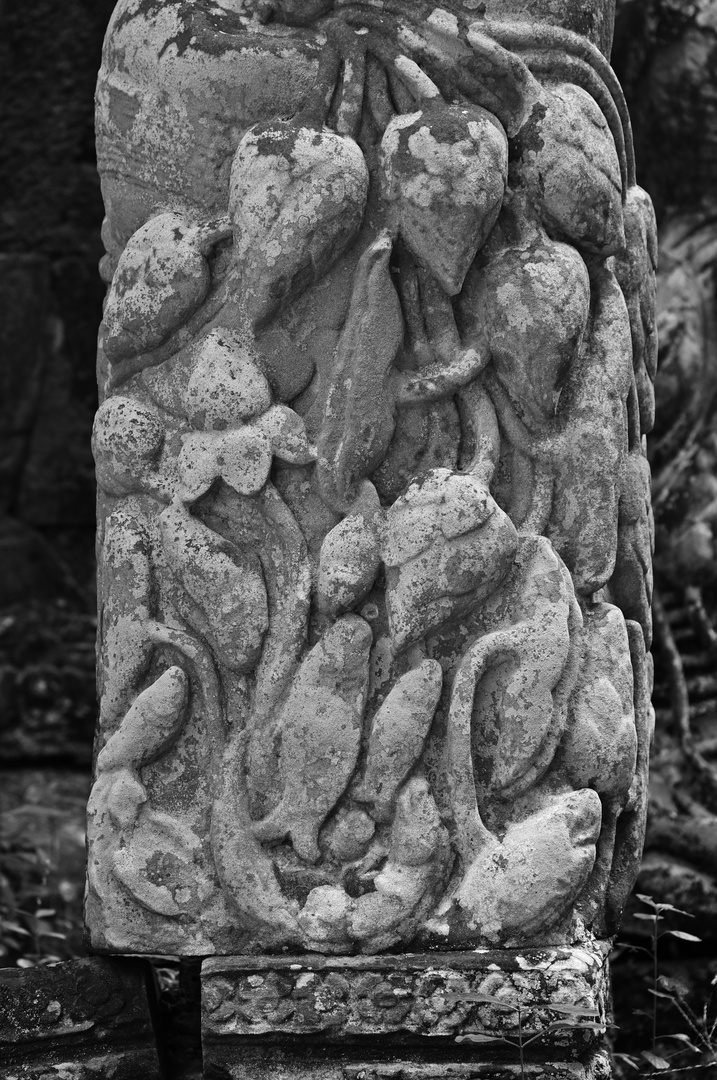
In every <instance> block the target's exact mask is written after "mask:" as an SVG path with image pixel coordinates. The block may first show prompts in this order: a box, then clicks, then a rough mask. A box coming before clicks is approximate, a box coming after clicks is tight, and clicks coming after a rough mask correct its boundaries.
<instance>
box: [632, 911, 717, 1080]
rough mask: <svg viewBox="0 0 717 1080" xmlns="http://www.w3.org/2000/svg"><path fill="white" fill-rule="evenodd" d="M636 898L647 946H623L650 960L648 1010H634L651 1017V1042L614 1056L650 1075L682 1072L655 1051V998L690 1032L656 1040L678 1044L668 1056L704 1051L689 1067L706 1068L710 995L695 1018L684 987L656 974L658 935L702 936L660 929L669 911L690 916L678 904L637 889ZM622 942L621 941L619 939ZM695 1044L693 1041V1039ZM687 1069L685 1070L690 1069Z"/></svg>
mask: <svg viewBox="0 0 717 1080" xmlns="http://www.w3.org/2000/svg"><path fill="white" fill-rule="evenodd" d="M637 899H638V900H639V901H640V903H641V904H644V905H645V906H646V907H647V908H649V909H650V910H649V911H638V912H636V913H635V918H636V919H639V920H640V921H641V922H649V923H650V924H651V933H650V947H645V946H643V945H627V946H626V947H627V948H628V949H630V950H632V951H635V952H642V953H645V954H646V955H647V956H649V958H650V960H651V963H652V986H651V987H649V988H648V990H649V993H650V994H651V995H652V1008H651V1009H650V1011H649V1012H647V1011H646V1010H643V1009H638V1010H636V1012H637V1013H640V1014H642V1015H646V1016H648V1017H649V1018H650V1020H651V1021H652V1045H651V1048H650V1049H649V1050H643V1051H642V1052H641V1054H640V1055H639V1057H636V1056H634V1055H632V1054H615V1057H616V1058H619V1059H620V1061H622V1062H624V1064H626V1065H628V1066H629V1067H630V1068H633V1069H635V1070H637V1071H638V1072H640V1071H642V1070H643V1068H644V1065H645V1063H647V1065H648V1066H649V1067H650V1072H649V1075H650V1076H652V1075H654V1073H655V1072H665V1071H667V1070H669V1071H670V1073H673V1072H674V1073H679V1072H683V1071H684V1070H682V1069H673V1068H672V1067H671V1064H670V1061H669V1060H668V1058H666V1057H663V1056H661V1055H660V1054H658V1053H657V1041H658V1032H657V1009H658V1001H659V1000H660V999H662V1000H666V1001H669V1002H670V1003H671V1004H672V1005H674V1006H675V1008H676V1009H677V1010H678V1012H679V1013H680V1015H681V1016H682V1017H683V1018H684V1019H685V1020H686V1021H687V1023H688V1025H689V1027H690V1029H691V1032H692V1036H690V1035H686V1034H684V1033H682V1032H677V1033H675V1034H669V1035H663V1034H660V1041H661V1042H662V1041H664V1040H668V1039H671V1040H674V1041H675V1042H677V1043H678V1044H679V1047H678V1049H677V1050H676V1051H675V1052H674V1054H671V1055H670V1057H674V1056H675V1055H676V1054H681V1053H683V1052H684V1051H685V1050H689V1051H692V1052H693V1053H696V1054H706V1055H708V1058H709V1060H708V1061H707V1062H705V1063H704V1064H700V1065H692V1066H690V1070H694V1069H695V1068H706V1067H707V1065H708V1064H711V1063H712V1062H714V1061H715V1060H717V1058H716V1056H715V1050H716V1049H717V1047H716V1046H715V1041H714V1036H715V1030H716V1029H717V1018H715V1020H714V1021H713V1022H712V1023H711V1024H710V1023H709V1022H708V1013H709V1009H710V1003H711V997H712V995H711V994H710V998H709V999H708V1001H707V1002H705V1006H704V1009H703V1016H702V1018H699V1017H698V1016H696V1015H695V1013H694V1012H693V1010H692V1009H691V1008H690V1006H689V1004H688V1002H687V991H686V989H685V988H684V987H682V986H681V984H680V983H679V982H677V981H676V980H675V979H668V978H665V977H664V976H661V975H660V974H659V956H658V951H659V942H660V941H661V940H662V938H665V937H673V938H678V939H679V940H680V941H693V942H699V941H701V940H702V939H701V938H699V937H697V935H696V934H688V933H687V932H686V931H685V930H661V929H660V923H663V922H664V921H665V919H666V917H667V916H669V915H683V916H685V917H686V918H688V919H692V918H694V916H693V915H691V914H690V912H689V911H683V910H682V909H681V908H677V907H674V905H673V904H659V903H657V902H656V901H655V900H653V898H652V897H651V896H647V895H645V894H644V893H638V894H637ZM620 944H624V943H620ZM715 982H717V976H716V977H715V979H714V980H713V981H712V986H713V987H714V985H715ZM695 1039H696V1041H697V1043H698V1044H699V1045H696V1043H695V1041H694V1040H695ZM690 1070H688V1071H690Z"/></svg>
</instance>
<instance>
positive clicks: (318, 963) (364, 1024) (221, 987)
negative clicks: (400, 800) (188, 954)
mask: <svg viewBox="0 0 717 1080" xmlns="http://www.w3.org/2000/svg"><path fill="white" fill-rule="evenodd" d="M606 975H607V969H606V962H605V954H604V953H602V954H601V953H592V952H588V951H587V950H584V949H567V948H563V949H542V950H537V949H526V950H524V951H518V950H511V949H501V950H499V951H498V950H496V951H492V950H479V951H477V952H474V953H463V952H452V953H408V954H406V955H402V956H380V957H379V956H372V957H324V956H317V955H315V954H314V955H311V954H302V955H300V956H290V957H281V958H277V957H266V956H263V957H238V956H232V957H215V958H212V959H210V960H205V961H204V963H203V965H202V1010H203V1015H202V1024H203V1033H204V1040H205V1043H206V1042H207V1041H209V1042H211V1041H212V1040H213V1039H215V1038H218V1037H224V1036H246V1035H268V1034H270V1033H271V1032H284V1033H286V1034H292V1035H300V1034H311V1033H321V1034H322V1036H324V1037H326V1038H335V1037H337V1036H338V1037H343V1036H344V1035H395V1036H399V1035H400V1036H405V1035H409V1034H410V1035H421V1036H426V1037H428V1038H431V1039H437V1038H443V1037H455V1036H458V1035H465V1034H468V1033H473V1034H482V1035H487V1034H491V1033H492V1034H496V1035H505V1036H509V1037H510V1036H513V1037H515V1035H516V1033H517V1031H518V1027H519V1025H518V1020H517V1013H516V1012H511V1010H510V1008H508V1006H516V1008H517V1007H520V1009H521V1013H522V1026H523V1031H524V1033H525V1035H526V1036H529V1035H535V1034H537V1032H538V1031H545V1030H546V1029H547V1027H548V1025H549V1024H550V1023H554V1022H557V1021H559V1020H561V1019H563V1014H560V1009H561V1008H564V1007H566V1006H567V1007H568V1008H570V1007H571V1006H574V1007H575V1008H576V1009H583V1010H585V1012H586V1014H587V1013H590V1012H594V1013H595V1016H596V1021H597V1022H598V1023H599V1022H600V1021H603V1022H604V1021H605V1008H606V994H607V982H606ZM491 999H493V1000H491ZM501 1003H502V1004H503V1005H504V1006H505V1008H501ZM551 1003H553V1004H555V1005H556V1006H557V1012H555V1014H552V1013H551V1012H550V1005H551ZM547 1038H548V1041H551V1040H552V1041H555V1042H556V1043H557V1045H559V1046H562V1047H563V1048H564V1050H563V1052H564V1053H568V1052H569V1054H570V1055H573V1054H576V1055H577V1054H580V1055H583V1056H584V1054H585V1052H586V1051H588V1050H590V1048H591V1047H592V1046H593V1044H595V1043H596V1041H597V1035H596V1033H595V1031H593V1030H591V1029H590V1028H585V1029H579V1028H578V1029H574V1030H571V1029H569V1028H566V1029H564V1030H555V1031H552V1032H548V1033H547ZM565 1048H569V1051H568V1049H565Z"/></svg>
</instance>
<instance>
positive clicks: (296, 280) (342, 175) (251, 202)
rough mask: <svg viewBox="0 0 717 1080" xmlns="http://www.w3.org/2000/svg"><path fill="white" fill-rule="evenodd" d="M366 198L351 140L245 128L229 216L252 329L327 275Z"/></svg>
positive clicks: (300, 130) (361, 164) (282, 127)
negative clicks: (284, 302) (280, 305)
mask: <svg viewBox="0 0 717 1080" xmlns="http://www.w3.org/2000/svg"><path fill="white" fill-rule="evenodd" d="M367 194H368V170H367V168H366V162H365V161H364V157H363V154H362V153H361V150H360V149H359V147H358V144H357V143H355V142H354V141H353V139H349V138H345V137H343V136H340V135H337V134H336V133H335V132H333V131H328V130H324V131H319V130H317V129H316V128H310V127H300V126H299V125H298V124H297V123H295V122H294V121H280V120H275V121H272V122H271V123H268V124H257V125H255V126H254V127H253V128H250V129H249V131H248V132H247V133H246V134H245V135H244V137H243V139H242V140H241V142H240V143H239V147H238V149H237V152H236V154H235V157H234V162H233V165H232V172H231V180H230V193H229V209H230V213H231V215H232V218H233V221H234V244H235V256H236V259H237V262H238V265H239V267H240V271H241V280H242V294H243V296H244V298H245V303H246V311H247V315H248V316H249V319H250V320H251V322H252V323H253V324H254V325H255V326H261V325H263V324H265V323H266V322H267V321H268V320H269V319H270V318H271V316H272V315H273V314H274V312H275V311H276V309H277V308H278V306H279V304H280V303H282V301H285V300H287V299H289V298H291V297H294V296H296V295H298V294H299V293H301V292H303V291H304V290H305V289H306V288H308V286H309V285H311V284H312V283H313V282H314V281H316V280H318V279H319V278H320V277H321V276H322V275H323V274H324V273H325V272H326V271H327V270H328V268H329V267H330V266H331V264H332V263H333V262H334V261H335V259H337V258H338V256H339V255H340V254H341V252H342V251H344V249H345V248H346V247H347V245H348V244H349V243H350V241H351V240H352V239H353V238H354V236H355V235H356V233H357V232H358V229H359V226H360V225H361V221H362V219H363V214H364V208H365V205H366V196H367Z"/></svg>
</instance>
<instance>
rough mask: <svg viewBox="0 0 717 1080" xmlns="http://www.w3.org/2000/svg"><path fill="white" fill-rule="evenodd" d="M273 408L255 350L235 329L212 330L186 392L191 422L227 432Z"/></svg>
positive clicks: (267, 385) (269, 391) (203, 346)
mask: <svg viewBox="0 0 717 1080" xmlns="http://www.w3.org/2000/svg"><path fill="white" fill-rule="evenodd" d="M270 405H271V390H270V388H269V383H268V382H267V380H266V377H265V376H264V374H263V373H262V371H261V369H260V367H259V365H258V364H257V361H256V359H255V356H254V353H253V351H252V350H251V349H250V348H248V347H247V346H246V344H245V343H244V342H243V341H242V340H241V338H240V337H239V336H238V335H237V334H235V333H234V332H233V331H232V330H229V329H226V328H223V327H219V328H215V329H213V330H211V331H210V333H209V334H207V336H206V337H205V338H204V340H203V341H202V343H201V345H200V346H199V350H198V355H197V361H196V364H195V367H194V370H193V371H192V374H191V375H190V377H189V382H188V383H187V388H186V390H185V393H184V406H185V409H186V414H187V417H188V419H189V422H190V423H191V424H192V425H193V426H194V427H195V428H203V429H205V430H207V431H225V430H226V429H227V428H232V427H237V426H239V425H240V424H242V423H243V422H244V421H246V420H252V419H253V418H254V417H255V416H259V415H261V413H263V412H266V410H267V409H268V408H269V406H270Z"/></svg>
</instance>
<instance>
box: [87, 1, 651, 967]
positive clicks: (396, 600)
mask: <svg viewBox="0 0 717 1080" xmlns="http://www.w3.org/2000/svg"><path fill="white" fill-rule="evenodd" d="M150 6H151V5H150ZM251 6H252V5H249V4H246V5H245V8H244V9H243V13H241V14H237V13H236V11H234V12H233V13H232V12H230V11H229V10H228V8H227V10H226V11H224V9H222V8H220V7H218V6H217V5H210V4H204V3H198V4H195V5H192V7H193V11H192V12H191V13H190V14H188V15H186V14H182V12H180V11H179V9H180V8H181V5H178V4H165V5H164V7H165V8H166V9H171V11H172V13H173V17H176V18H177V19H179V18H180V16H181V18H186V20H187V21H186V25H185V31H186V35H187V38H186V40H187V41H189V40H190V39H191V43H190V44H189V45H187V44H186V41H184V39H182V41H184V44H183V45H182V46H181V49H184V50H185V51H186V52H187V56H188V57H190V59H191V57H192V56H202V55H206V56H213V55H215V54H216V55H221V56H224V55H225V54H226V53H229V54H230V55H231V58H232V64H233V65H234V67H235V68H237V69H240V68H241V65H243V64H253V63H258V62H259V61H257V60H256V57H257V56H260V57H263V60H262V61H261V62H262V63H266V64H267V65H269V64H276V65H279V64H285V65H288V68H290V67H291V65H292V64H293V65H294V68H295V69H296V71H297V72H299V73H300V74H301V78H299V77H298V75H297V78H296V80H295V81H296V86H298V87H300V88H301V93H300V94H299V95H298V96H297V97H296V100H295V101H294V103H293V108H292V111H291V114H290V115H287V113H286V103H285V102H284V103H282V102H281V101H280V100H279V99H280V98H281V96H282V94H283V93H284V91H283V89H282V88H281V86H279V85H278V80H275V89H272V88H271V87H269V89H266V88H265V89H264V90H263V94H264V97H263V98H262V101H261V108H259V107H257V111H256V113H255V115H254V118H252V117H251V116H245V118H244V120H243V122H242V123H241V124H238V126H237V129H236V130H234V134H233V136H231V138H230V142H231V146H230V151H229V157H228V160H227V161H226V163H225V165H224V166H223V167H222V170H220V172H219V173H217V175H218V176H219V175H221V176H222V177H223V179H222V180H221V182H220V181H219V180H217V179H216V178H215V180H214V181H213V183H215V185H216V190H217V191H218V192H219V195H218V196H217V199H215V200H214V202H215V204H216V203H217V201H218V202H219V205H213V206H212V207H208V206H207V205H204V204H203V203H202V202H201V200H200V199H199V198H198V197H193V196H192V194H191V192H190V190H189V188H190V185H189V181H187V188H186V190H184V191H182V188H181V183H182V181H181V179H177V180H176V186H175V188H174V189H172V190H169V186H168V185H165V187H164V189H163V188H162V186H161V184H160V185H159V186H158V188H157V192H156V196H153V197H152V198H150V199H147V198H145V196H142V197H143V198H145V202H144V204H143V205H144V210H142V211H141V212H140V213H139V217H140V218H141V219H142V220H140V221H136V220H132V216H133V213H134V211H132V212H128V213H123V212H121V211H118V210H117V209H116V208H115V209H114V210H113V208H112V206H111V205H109V204H108V218H109V222H108V228H107V235H108V249H109V254H108V258H107V260H106V263H105V267H106V271H107V274H108V276H109V275H111V282H110V286H109V293H108V298H107V303H106V308H105V314H104V322H103V329H102V334H101V341H100V358H101V363H100V371H101V374H102V382H103V392H104V400H103V403H102V405H101V406H100V409H99V411H98V413H97V419H96V423H95V432H94V446H95V454H96V461H97V475H98V483H99V486H100V490H101V514H102V516H101V525H100V531H99V550H100V562H101V579H100V593H101V631H100V670H101V692H102V697H101V721H100V737H99V739H100V741H99V754H98V757H97V767H96V777H95V783H94V787H93V791H92V796H91V801H90V809H89V818H90V870H89V891H88V909H87V911H88V921H89V924H90V927H91V932H92V941H93V945H94V946H95V947H97V948H100V949H102V948H106V949H114V950H119V951H132V952H137V951H152V952H173V953H185V954H186V953H198V954H206V953H211V952H217V953H227V952H228V953H232V952H233V953H239V952H247V951H257V950H259V951H264V952H266V951H271V950H278V949H282V948H285V947H290V948H292V949H309V950H314V951H318V952H327V953H349V952H355V951H363V952H369V953H374V952H379V951H381V950H385V949H389V948H391V947H393V946H395V945H397V944H408V943H411V942H414V943H419V944H420V945H421V946H422V947H428V946H440V947H442V948H461V947H469V948H470V947H475V946H476V945H495V944H503V945H505V944H507V945H520V944H530V945H541V944H550V945H560V944H564V943H570V942H574V941H576V940H578V939H580V940H582V939H583V937H584V935H585V934H586V933H587V934H588V935H589V934H591V933H592V934H595V935H597V936H604V935H605V934H606V933H609V932H610V931H611V929H612V928H613V927H614V925H615V922H616V919H617V918H619V913H620V910H621V907H622V903H623V902H624V899H625V897H626V895H627V892H628V891H629V888H630V886H631V883H632V878H633V875H634V873H635V871H636V866H637V860H638V859H639V851H640V844H641V835H642V829H643V828H644V812H645V785H646V767H647V748H648V744H649V739H650V730H651V716H652V714H651V710H650V706H649V689H650V682H651V669H650V665H649V658H648V655H647V654H646V647H648V648H649V642H650V631H651V628H650V613H649V608H650V592H651V570H650V565H651V544H652V523H651V516H650V508H649V469H648V467H647V464H646V461H645V458H644V452H643V439H642V436H643V434H644V432H645V431H646V430H647V429H648V428H649V427H650V425H651V422H652V413H653V406H652V378H653V376H654V365H655V337H654V324H653V321H652V319H653V314H652V299H653V294H654V260H655V233H654V229H655V226H654V218H653V215H652V209H651V206H650V203H649V200H648V198H647V196H645V195H644V193H643V192H642V191H640V189H639V188H637V187H636V186H635V183H634V165H633V161H632V157H631V141H630V133H629V126H627V124H626V119H625V109H624V103H623V100H622V97H621V95H620V92H619V88H618V87H617V84H616V82H615V80H614V77H613V76H612V75H611V73H610V70H609V68H608V66H607V64H606V62H605V61H604V59H603V58H602V55H601V54H600V53H598V52H597V50H596V49H595V48H594V47H593V46H590V45H589V44H588V43H587V42H586V41H585V40H584V39H582V38H579V37H578V36H577V35H575V34H572V33H570V32H569V31H566V30H560V29H557V28H550V27H545V26H543V27H542V28H541V30H540V32H539V33H535V34H534V35H532V36H531V34H530V33H528V32H527V31H526V28H525V27H524V26H523V25H522V24H520V23H514V22H507V21H504V22H500V23H491V22H490V21H486V20H480V21H472V17H471V16H470V15H467V14H465V11H464V9H463V8H462V7H461V6H460V5H457V7H459V8H460V12H459V11H457V10H456V11H454V10H453V8H451V10H446V11H443V10H440V9H435V10H433V9H431V8H430V7H429V6H427V5H422V4H420V3H411V4H406V3H400V2H398V0H375V2H373V3H370V4H369V3H366V4H361V3H349V2H346V0H336V2H335V3H334V4H330V3H329V2H319V0H317V2H314V3H298V0H282V2H281V3H276V4H271V5H269V6H268V7H267V5H266V4H257V5H255V6H256V11H250V10H247V9H248V8H250V7H251ZM130 7H131V5H130V3H129V0H128V2H127V3H121V4H120V5H119V8H118V13H117V14H116V15H115V20H114V24H113V28H114V29H113V28H111V29H110V38H109V40H110V41H113V40H114V41H115V46H114V47H115V48H116V49H117V50H118V52H117V55H119V52H120V51H121V49H122V48H124V49H125V54H124V55H128V54H127V53H126V47H127V42H128V41H129V40H130V39H129V38H128V37H127V35H128V34H130V33H131V32H132V31H131V29H130V30H127V25H130V24H131V19H130V18H129V15H128V12H129V9H130ZM269 8H271V9H272V11H273V17H272V19H270V20H269V19H268V13H269ZM424 8H425V10H424ZM175 9H176V10H175ZM152 17H153V16H152ZM135 18H136V19H137V18H139V16H137V15H135ZM150 18H151V17H150V15H147V16H146V19H147V20H150ZM123 19H124V20H125V21H124V22H123ZM146 25H147V26H149V25H150V24H149V22H147V23H146ZM113 34H114V38H113V37H112V35H113ZM123 34H124V35H125V37H124V38H123ZM181 49H180V46H178V45H177V43H176V41H174V39H173V41H172V43H171V50H174V51H173V53H172V55H173V56H176V58H177V59H176V60H174V61H172V62H174V63H177V64H179V63H180V61H181V60H182V57H183V56H184V53H183V52H182V51H181ZM292 50H293V52H292ZM113 55H114V54H113V53H112V51H111V49H110V51H109V52H108V53H107V54H106V57H105V76H104V78H105V83H106V86H107V87H111V86H113V85H114V84H113V79H114V77H115V76H114V75H113V72H114V71H115V70H117V63H116V57H115V58H114V59H113ZM287 57H289V59H288V60H287ZM292 57H293V59H292ZM288 68H287V70H288ZM130 70H131V68H130ZM277 70H278V69H277ZM124 77H126V76H123V78H124ZM102 85H103V84H102V82H101V87H100V110H101V111H100V117H101V121H102V116H103V115H104V114H103V112H102V110H103V109H104V108H105V105H104V104H103V101H104V98H103V93H104V91H103V89H102ZM272 93H275V95H276V98H277V101H276V103H275V104H273V105H272ZM167 107H168V108H169V106H167ZM172 107H173V108H175V107H176V104H175V105H173V106H172ZM185 107H187V108H191V107H192V106H191V104H190V106H186V103H185ZM154 108H155V109H156V108H159V106H158V105H156V103H155V106H154ZM216 122H217V123H219V121H216ZM102 123H104V125H105V128H101V130H105V129H106V133H105V143H104V146H105V150H104V155H105V156H104V158H103V157H102V154H101V162H102V161H103V160H104V162H105V165H104V168H105V171H106V190H108V191H109V190H110V188H112V190H113V191H115V198H116V189H117V185H118V184H119V185H120V187H121V184H120V181H119V180H118V179H117V177H118V174H117V168H116V162H115V164H113V154H114V153H115V151H114V150H113V149H112V137H111V134H107V132H110V129H111V125H109V121H107V117H106V116H105V119H104V121H102ZM167 123H169V121H167ZM108 125H109V126H108ZM133 130H134V132H135V133H134V134H133V135H132V136H131V138H133V139H135V142H136V149H137V160H138V161H141V160H145V158H146V157H147V155H148V154H149V143H147V145H144V144H143V143H142V140H143V139H145V140H149V139H150V136H149V135H147V134H146V133H144V134H143V133H142V130H141V128H140V127H138V128H137V129H133ZM168 131H169V128H168ZM168 138H171V135H168ZM171 152H172V151H171V149H170V148H168V149H167V153H168V154H169V153H171ZM143 155H144V157H143ZM137 169H139V171H140V172H141V170H142V169H145V172H146V169H147V167H146V166H144V165H142V166H141V168H140V166H139V165H138V166H137ZM130 171H131V167H130ZM142 183H143V184H145V187H146V186H147V183H148V182H147V180H146V177H145V179H143V180H142ZM126 197H127V199H129V195H127V196H126ZM150 204H151V205H150ZM128 205H129V204H128ZM135 205H136V202H135V203H132V206H135ZM113 215H114V216H113ZM128 222H130V223H131V224H128ZM581 935H582V937H581Z"/></svg>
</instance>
